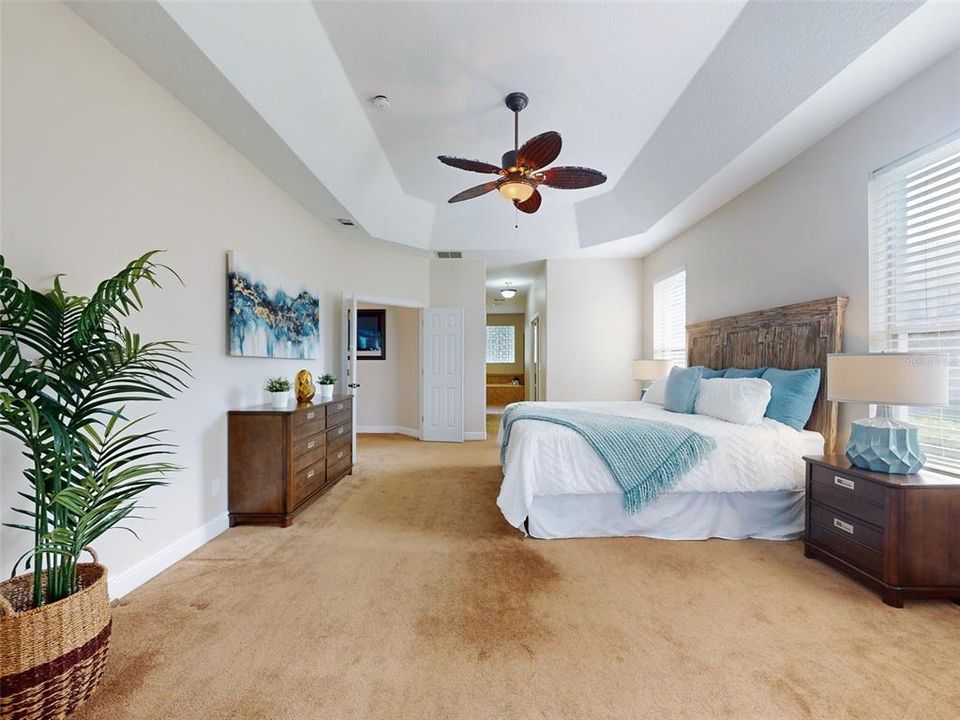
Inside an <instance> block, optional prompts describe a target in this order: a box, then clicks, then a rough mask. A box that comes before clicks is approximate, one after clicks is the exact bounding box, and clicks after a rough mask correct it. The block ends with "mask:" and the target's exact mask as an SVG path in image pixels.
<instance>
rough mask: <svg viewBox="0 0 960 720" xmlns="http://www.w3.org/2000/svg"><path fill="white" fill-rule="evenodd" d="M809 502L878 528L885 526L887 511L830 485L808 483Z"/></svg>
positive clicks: (814, 482)
mask: <svg viewBox="0 0 960 720" xmlns="http://www.w3.org/2000/svg"><path fill="white" fill-rule="evenodd" d="M810 500H811V501H812V502H815V503H819V504H821V505H829V506H830V507H832V508H834V509H835V510H840V511H842V512H844V513H846V514H847V515H850V516H851V517H854V518H856V519H858V520H864V521H866V522H868V523H870V524H871V525H875V526H876V527H878V528H881V529H883V528H885V527H886V526H887V510H886V508H884V507H883V506H880V505H874V504H873V503H869V502H866V501H865V500H861V499H860V498H858V497H857V496H855V495H853V494H852V493H850V492H849V491H844V490H841V489H839V488H835V487H834V486H833V485H832V484H831V485H827V484H826V483H824V482H820V481H817V480H814V481H813V482H812V483H810Z"/></svg>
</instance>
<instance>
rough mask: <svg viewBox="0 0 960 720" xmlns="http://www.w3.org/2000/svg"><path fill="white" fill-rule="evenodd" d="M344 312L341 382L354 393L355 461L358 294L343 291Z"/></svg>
mask: <svg viewBox="0 0 960 720" xmlns="http://www.w3.org/2000/svg"><path fill="white" fill-rule="evenodd" d="M342 297H343V312H342V320H343V323H342V325H341V328H342V331H341V333H340V345H341V350H340V359H341V362H342V367H341V371H340V382H341V383H342V387H343V392H344V394H346V395H353V421H352V422H351V423H350V431H351V434H352V436H353V437H352V439H351V448H350V450H351V452H352V453H353V462H354V463H356V462H357V391H358V390H359V389H360V378H359V377H357V353H356V352H354V348H356V347H357V296H356V295H349V294H347V293H346V292H345V293H343V296H342Z"/></svg>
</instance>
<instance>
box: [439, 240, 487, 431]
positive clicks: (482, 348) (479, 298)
mask: <svg viewBox="0 0 960 720" xmlns="http://www.w3.org/2000/svg"><path fill="white" fill-rule="evenodd" d="M486 275H487V269H486V263H485V262H484V261H483V260H467V259H463V260H431V261H430V305H432V306H434V307H462V308H463V374H464V377H463V417H464V421H463V431H464V437H465V438H466V439H467V440H482V439H483V438H485V437H486V434H487V433H486V427H487V421H486V409H487V396H486V384H487V377H486V360H487V354H486V332H487V331H486V327H487V313H486Z"/></svg>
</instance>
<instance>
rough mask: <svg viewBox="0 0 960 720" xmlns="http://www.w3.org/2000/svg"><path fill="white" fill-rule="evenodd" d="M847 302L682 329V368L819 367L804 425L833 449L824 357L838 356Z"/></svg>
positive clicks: (833, 410) (833, 406)
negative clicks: (814, 395) (684, 362)
mask: <svg viewBox="0 0 960 720" xmlns="http://www.w3.org/2000/svg"><path fill="white" fill-rule="evenodd" d="M846 307H847V298H845V297H831V298H824V299H823V300H813V301H811V302H804V303H796V304H795V305H784V306H783V307H777V308H770V309H769V310H758V311H756V312H750V313H744V314H743V315H733V316H731V317H725V318H720V319H719V320H706V321H704V322H698V323H693V324H691V325H687V364H688V365H690V366H693V365H705V366H707V367H709V368H715V369H721V368H728V367H739V368H756V367H763V366H765V365H767V366H770V367H778V368H783V369H784V370H799V369H801V368H815V367H816V368H820V392H819V393H818V394H817V401H816V403H814V406H813V413H812V414H811V415H810V420H809V422H807V425H806V427H807V429H808V430H816V431H817V432H819V433H820V434H822V435H823V437H824V438H825V440H826V443H825V446H824V450H825V452H826V453H827V454H831V453H833V452H834V451H835V450H836V445H837V403H835V402H830V401H828V400H827V392H826V387H827V354H828V353H836V352H840V350H841V348H840V345H841V342H842V340H843V311H844V309H845V308H846Z"/></svg>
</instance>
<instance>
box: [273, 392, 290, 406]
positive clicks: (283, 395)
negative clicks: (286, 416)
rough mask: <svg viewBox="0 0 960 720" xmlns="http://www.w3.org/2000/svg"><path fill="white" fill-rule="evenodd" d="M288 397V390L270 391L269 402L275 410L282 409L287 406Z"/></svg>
mask: <svg viewBox="0 0 960 720" xmlns="http://www.w3.org/2000/svg"><path fill="white" fill-rule="evenodd" d="M289 399H290V392H289V391H287V392H272V393H270V404H271V405H272V406H273V407H274V408H275V409H277V410H283V409H284V408H286V407H287V402H288V401H289Z"/></svg>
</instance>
